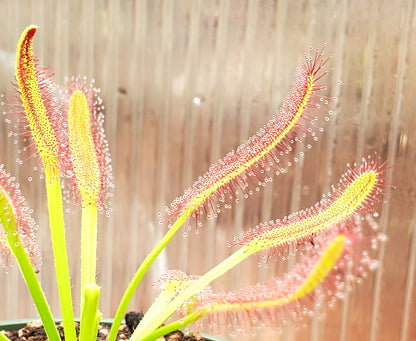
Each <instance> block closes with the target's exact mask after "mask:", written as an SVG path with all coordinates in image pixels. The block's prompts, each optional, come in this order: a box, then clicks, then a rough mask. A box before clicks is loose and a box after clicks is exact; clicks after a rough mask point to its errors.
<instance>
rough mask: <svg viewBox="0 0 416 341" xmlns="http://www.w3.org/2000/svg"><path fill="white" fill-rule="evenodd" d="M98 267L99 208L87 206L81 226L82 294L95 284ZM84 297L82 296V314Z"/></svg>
mask: <svg viewBox="0 0 416 341" xmlns="http://www.w3.org/2000/svg"><path fill="white" fill-rule="evenodd" d="M96 267H97V206H96V205H86V206H85V207H83V208H82V225H81V292H84V289H85V288H86V286H87V285H90V284H95V276H96ZM83 306H84V295H81V310H80V311H81V314H82V312H83Z"/></svg>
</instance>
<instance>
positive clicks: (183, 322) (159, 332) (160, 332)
mask: <svg viewBox="0 0 416 341" xmlns="http://www.w3.org/2000/svg"><path fill="white" fill-rule="evenodd" d="M202 316H203V314H202V313H201V312H195V313H192V314H190V315H188V316H185V317H184V318H183V319H180V320H177V321H175V322H172V323H170V324H168V325H166V326H163V327H160V328H159V329H156V330H155V331H153V332H151V333H150V334H148V335H147V336H145V337H144V338H142V339H140V341H153V340H156V339H158V338H160V337H162V336H164V335H167V334H169V333H171V332H174V331H175V330H178V329H181V328H183V327H185V326H187V325H188V324H191V323H192V322H195V321H196V320H198V319H199V318H201V317H202ZM135 340H137V338H131V339H130V341H135Z"/></svg>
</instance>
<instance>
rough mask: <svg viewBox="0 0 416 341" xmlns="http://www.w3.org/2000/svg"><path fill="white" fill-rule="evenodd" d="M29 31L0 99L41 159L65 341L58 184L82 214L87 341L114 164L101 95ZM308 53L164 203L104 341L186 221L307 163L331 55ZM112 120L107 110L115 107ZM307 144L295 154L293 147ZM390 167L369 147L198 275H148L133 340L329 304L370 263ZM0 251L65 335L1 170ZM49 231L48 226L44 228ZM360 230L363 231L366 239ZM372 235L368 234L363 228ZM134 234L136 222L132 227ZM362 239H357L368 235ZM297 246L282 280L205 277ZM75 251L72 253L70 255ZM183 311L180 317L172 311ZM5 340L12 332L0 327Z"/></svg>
mask: <svg viewBox="0 0 416 341" xmlns="http://www.w3.org/2000/svg"><path fill="white" fill-rule="evenodd" d="M36 31H37V27H36V26H33V25H32V26H29V27H27V28H26V29H25V30H24V32H23V33H22V35H21V38H20V40H19V42H18V45H17V54H16V64H15V67H16V83H15V84H14V91H9V92H6V93H4V94H3V95H2V97H3V100H4V101H5V102H6V105H9V106H11V109H10V110H7V111H5V112H4V115H5V117H6V121H7V122H9V123H10V124H11V126H12V127H13V131H12V132H11V133H10V135H11V136H14V137H15V138H16V139H17V138H19V139H22V141H23V142H24V145H25V147H24V148H23V149H22V150H20V151H19V153H20V156H19V163H23V161H24V159H27V158H29V157H32V156H35V157H37V158H39V160H40V163H41V164H42V165H43V172H44V179H45V186H46V190H47V191H46V192H47V204H48V210H49V225H50V234H51V239H52V246H53V256H54V261H55V269H56V281H57V285H58V291H59V299H60V303H61V312H62V318H63V324H64V331H65V339H66V340H69V341H74V340H76V339H77V336H76V332H75V324H74V313H73V304H74V302H73V300H72V294H71V281H70V274H69V268H68V254H67V247H66V242H65V225H64V218H65V217H64V210H63V199H62V198H63V195H62V190H63V189H65V193H68V194H67V196H68V197H69V198H71V199H72V200H73V201H74V202H75V203H76V204H77V205H78V206H80V208H81V211H82V221H81V236H82V239H81V290H82V295H81V296H82V297H81V300H80V302H79V304H80V307H81V310H80V311H81V322H80V334H79V339H80V340H82V341H89V340H95V339H96V335H97V328H98V325H99V323H100V318H101V313H100V311H99V296H100V286H99V283H96V250H97V215H98V213H99V212H102V213H107V214H109V212H110V208H109V201H110V197H111V194H110V192H111V188H112V187H113V185H112V170H111V160H110V156H109V148H108V144H107V141H106V138H105V134H104V130H103V118H104V115H103V110H102V109H103V104H102V100H101V99H100V97H99V95H98V90H97V89H96V88H95V87H94V86H93V85H92V84H89V83H88V81H87V80H86V79H80V78H72V79H69V80H67V89H66V90H65V91H62V90H59V89H58V87H57V86H56V85H55V83H54V81H53V75H51V74H50V73H49V71H48V69H44V68H41V67H40V66H39V61H38V59H37V58H36V57H35V56H34V54H33V49H32V43H33V39H34V37H35V33H36ZM325 47H326V44H324V46H323V47H322V48H321V49H312V48H311V49H310V51H309V53H307V54H305V55H304V57H303V58H302V59H301V60H300V62H299V65H298V68H297V71H296V78H295V81H294V83H293V87H292V89H291V90H290V91H289V93H288V95H287V98H286V100H285V101H284V102H283V105H282V107H281V109H280V110H279V111H277V112H276V114H275V115H274V116H273V117H272V118H271V120H270V121H269V122H268V123H266V124H265V125H264V126H263V127H261V128H260V129H259V130H258V131H257V133H255V134H254V135H253V136H252V137H250V138H249V139H248V140H247V141H245V142H243V143H242V144H241V145H240V146H239V147H238V148H237V149H236V150H233V151H231V152H229V153H228V154H227V155H226V156H225V157H224V158H222V159H221V160H219V161H218V163H216V164H214V165H212V166H211V167H210V168H209V169H208V171H207V172H206V173H205V174H204V175H202V176H201V177H199V178H198V180H196V181H195V182H194V184H193V185H192V186H191V187H190V188H188V189H187V190H185V191H184V193H183V195H181V196H180V197H178V198H177V199H176V200H174V201H173V202H172V203H171V204H170V205H169V206H166V207H165V210H164V212H163V213H162V214H161V215H160V219H161V220H162V221H165V222H166V223H167V224H168V227H169V229H168V231H167V233H166V235H165V236H164V237H163V238H162V239H161V240H160V241H159V243H158V244H157V245H156V246H155V247H154V248H153V250H151V251H150V253H149V254H148V255H147V257H146V258H145V259H144V260H143V261H142V263H141V265H140V266H139V267H138V269H137V272H136V273H135V274H134V276H133V278H132V280H131V282H130V283H129V285H128V287H127V289H126V291H125V292H124V294H123V296H122V298H121V301H120V304H119V307H118V309H117V311H116V313H115V316H114V323H113V325H112V328H111V331H110V334H109V340H110V341H114V340H115V338H116V335H117V330H118V328H119V326H120V323H121V321H122V318H123V315H124V314H125V312H126V309H127V306H128V304H129V302H130V299H131V297H132V295H133V293H134V292H135V290H136V288H137V286H138V285H139V284H140V282H141V280H142V278H143V276H144V275H145V274H146V272H147V270H148V269H149V267H150V266H151V264H152V263H153V261H154V260H155V259H156V257H157V256H158V255H159V254H160V252H161V251H162V250H163V249H164V248H165V246H166V245H167V244H168V242H169V241H170V240H171V239H172V238H173V237H174V235H175V234H176V233H177V232H178V231H179V230H180V229H181V228H182V226H184V225H186V226H188V225H189V226H196V227H199V226H201V225H202V222H203V221H204V220H205V219H207V218H208V219H209V218H215V217H216V216H217V215H218V213H219V211H220V209H221V208H222V207H229V205H230V204H231V203H232V202H233V201H235V200H240V199H241V198H243V197H248V196H249V195H251V194H254V193H256V192H257V191H259V189H260V188H261V187H263V186H265V185H267V184H268V183H269V182H270V181H272V178H273V177H274V176H275V175H278V174H281V173H282V172H285V170H286V169H287V167H289V166H290V165H291V164H292V163H296V162H297V161H298V160H299V158H302V157H303V150H306V151H307V150H308V149H310V147H311V144H309V142H311V143H312V142H313V140H316V139H317V138H318V134H319V133H320V131H321V130H322V128H321V127H320V122H321V121H327V120H329V118H330V116H331V114H332V112H331V111H330V110H328V105H329V102H331V101H332V100H333V98H331V97H327V96H326V95H325V91H326V89H327V84H326V83H325V79H326V78H327V77H326V76H327V74H328V71H327V70H326V68H327V64H328V62H329V60H330V59H331V58H332V55H326V52H325ZM109 114H110V115H112V114H114V113H109ZM301 143H304V144H305V146H306V148H300V150H302V151H301V152H300V153H296V152H295V150H297V148H296V145H298V144H301ZM385 170H386V162H382V161H380V158H379V157H378V156H377V154H376V153H374V155H370V156H369V157H366V158H363V161H362V164H361V165H354V166H349V167H348V169H347V171H346V173H345V174H344V175H343V176H342V177H341V179H340V181H339V183H338V185H337V186H333V187H332V191H331V192H330V193H328V194H327V195H325V196H323V197H322V200H321V201H320V202H318V203H317V204H316V205H315V206H313V207H311V208H307V209H304V210H301V211H299V212H296V213H293V214H291V215H288V216H287V217H284V218H282V219H277V220H273V221H270V222H264V223H260V224H259V225H258V226H256V227H254V228H251V229H249V230H248V231H246V232H245V233H244V234H242V235H240V236H239V237H235V238H234V240H233V241H232V243H230V245H229V246H233V247H234V248H235V251H234V252H233V253H231V255H230V256H229V257H228V258H226V259H224V260H223V261H222V262H220V263H219V264H218V265H216V266H215V267H213V268H212V269H211V270H209V271H208V272H207V273H205V274H203V275H200V276H199V275H187V274H185V273H183V272H181V271H179V270H172V271H169V272H168V273H166V274H165V275H163V276H162V277H161V278H160V279H159V280H158V281H157V283H156V287H157V288H158V290H159V294H158V297H157V298H156V300H155V301H154V303H153V304H152V305H151V307H150V308H149V309H148V310H147V312H146V314H145V315H144V317H143V319H142V320H141V322H140V324H139V325H138V327H137V328H136V330H135V331H134V333H133V334H132V336H131V340H135V341H145V340H148V341H150V340H155V339H157V338H158V337H160V336H163V335H165V334H167V333H169V332H171V331H174V330H176V329H179V328H183V327H185V326H186V325H188V324H190V323H192V322H194V321H197V320H199V319H201V318H204V317H206V318H208V319H209V320H210V321H211V322H213V323H217V324H220V323H226V324H230V325H231V326H232V327H237V324H241V325H242V326H238V328H240V327H244V326H245V327H252V328H255V327H256V325H257V324H260V323H261V324H268V325H272V326H278V325H279V324H281V323H282V322H284V321H286V320H287V319H288V318H289V317H288V316H289V315H290V316H291V317H290V318H302V316H303V315H307V314H308V312H309V311H311V310H312V309H313V302H314V300H313V298H314V297H315V298H317V297H318V298H319V299H320V300H325V301H326V302H328V303H330V302H333V301H334V299H335V298H336V297H340V296H342V295H343V293H345V291H346V290H347V289H348V287H347V286H346V285H345V283H346V279H348V280H349V282H350V283H351V281H352V280H354V279H356V278H359V277H361V276H362V275H363V274H364V272H365V271H366V270H368V269H373V268H374V267H375V265H376V262H375V261H374V260H373V259H371V257H370V256H369V253H368V252H362V250H363V249H366V248H368V247H369V246H373V247H374V246H375V245H377V244H378V242H379V241H380V240H381V239H383V236H381V235H379V234H377V233H376V232H374V231H373V230H374V226H375V223H374V222H373V220H372V218H371V216H370V213H374V208H373V205H374V203H379V202H382V201H384V197H383V196H384V191H383V188H384V186H385V184H384V180H383V173H384V172H385ZM0 212H1V214H0V221H1V227H2V229H3V230H4V231H3V232H2V233H0V254H1V256H2V258H3V259H5V262H6V263H7V262H8V260H9V259H10V257H11V256H12V255H13V256H14V257H15V259H16V261H17V264H18V266H19V268H20V270H21V273H22V275H23V277H24V279H25V281H26V284H27V287H28V289H29V291H30V293H31V295H32V297H33V301H34V303H35V305H36V308H37V310H38V312H39V316H40V318H41V320H42V322H43V324H44V327H45V330H46V333H47V336H48V338H49V339H50V340H52V341H57V340H60V337H59V335H58V332H57V328H56V326H55V322H54V318H53V316H52V313H51V310H50V308H49V305H48V303H47V299H46V296H45V295H44V293H43V291H42V288H41V284H40V283H39V281H38V278H37V276H36V268H37V263H36V262H37V260H38V257H37V254H38V251H37V248H36V247H37V245H36V241H35V239H36V238H35V230H36V229H37V228H38V227H37V225H36V223H35V221H34V220H33V218H31V210H30V209H29V207H28V206H27V204H26V202H25V199H24V198H23V196H22V193H21V192H20V189H19V186H18V184H17V183H16V180H15V178H13V177H11V176H10V175H9V174H8V173H7V172H6V170H5V168H4V166H1V167H0ZM41 228H42V229H43V228H46V227H44V226H42V227H41ZM363 230H365V231H366V232H365V233H363ZM367 230H368V231H370V233H368V231H367ZM137 233H140V230H139V229H138V230H137ZM364 235H365V236H364ZM298 250H300V251H301V252H302V253H303V257H302V260H301V261H300V262H299V263H298V264H297V265H296V266H295V267H294V268H293V269H292V270H291V271H290V272H289V273H287V274H286V275H285V276H284V277H283V278H274V279H271V280H268V281H266V282H264V283H261V284H257V285H255V286H252V287H249V288H242V289H240V290H237V291H232V292H214V291H213V290H212V289H211V288H210V283H211V282H212V281H214V280H215V279H217V278H218V277H220V276H221V275H223V274H224V273H226V272H227V271H229V270H230V269H232V268H233V267H235V266H237V265H238V264H239V263H241V262H242V261H243V260H245V259H246V258H248V257H250V256H252V255H255V254H259V253H260V254H263V255H264V256H265V257H266V258H273V257H275V256H276V255H287V253H289V252H296V251H298ZM70 256H72V255H70ZM178 311H179V316H178ZM0 339H2V340H4V339H7V338H6V337H5V336H4V335H3V334H1V333H0Z"/></svg>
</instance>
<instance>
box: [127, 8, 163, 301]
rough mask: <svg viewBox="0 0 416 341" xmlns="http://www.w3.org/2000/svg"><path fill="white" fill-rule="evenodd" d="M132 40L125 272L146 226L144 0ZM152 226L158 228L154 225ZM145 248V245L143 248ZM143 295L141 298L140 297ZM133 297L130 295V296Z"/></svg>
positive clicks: (133, 263)
mask: <svg viewBox="0 0 416 341" xmlns="http://www.w3.org/2000/svg"><path fill="white" fill-rule="evenodd" d="M133 22H134V24H133V28H132V29H133V41H132V42H131V43H132V52H131V53H132V56H131V59H130V62H129V72H130V74H129V77H128V84H129V89H128V93H129V96H131V99H130V102H131V104H130V110H131V112H132V115H131V125H132V130H133V131H132V141H133V143H132V146H131V162H130V170H129V174H131V175H132V176H131V181H132V182H133V183H132V186H131V190H130V191H129V193H128V196H129V200H130V207H131V210H130V212H129V215H130V217H129V225H130V228H131V230H132V231H131V233H130V238H129V257H128V258H129V264H128V269H129V273H130V274H133V273H135V271H136V269H137V267H138V262H139V260H140V259H143V257H141V256H140V255H141V254H143V250H141V248H140V247H138V245H140V240H141V237H142V236H143V235H146V233H147V232H146V229H147V228H148V227H147V226H142V225H141V224H143V220H141V221H140V219H139V215H140V212H141V207H140V205H141V204H140V197H139V195H138V194H139V193H140V188H141V186H142V178H141V176H140V172H139V169H141V158H140V150H141V149H142V139H141V136H142V134H143V116H144V92H145V85H144V84H145V80H144V79H145V74H146V71H145V70H146V36H147V33H148V32H147V0H141V1H136V3H135V7H134V14H133ZM156 228H160V227H159V226H157V227H156ZM145 251H147V249H146V250H145ZM142 299H143V298H142ZM132 300H134V299H132Z"/></svg>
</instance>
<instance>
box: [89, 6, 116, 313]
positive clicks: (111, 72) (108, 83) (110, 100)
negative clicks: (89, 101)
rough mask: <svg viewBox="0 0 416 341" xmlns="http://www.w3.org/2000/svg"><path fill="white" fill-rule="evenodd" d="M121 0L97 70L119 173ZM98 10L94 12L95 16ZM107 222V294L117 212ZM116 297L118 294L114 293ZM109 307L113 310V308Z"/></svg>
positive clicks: (111, 13)
mask: <svg viewBox="0 0 416 341" xmlns="http://www.w3.org/2000/svg"><path fill="white" fill-rule="evenodd" d="M119 1H120V0H110V1H109V2H108V8H107V13H108V18H109V20H108V45H107V55H108V56H107V58H106V59H105V60H106V63H105V64H104V66H103V67H104V70H95V68H94V70H95V72H101V73H103V74H104V77H103V80H104V83H103V86H102V88H103V92H104V93H105V94H107V100H106V112H107V115H106V116H105V121H104V124H105V130H106V132H107V136H108V137H109V140H111V144H110V153H111V158H112V167H113V174H114V175H115V174H117V154H116V153H115V151H116V150H117V138H116V136H117V111H118V103H117V102H118V91H117V86H118V75H119V74H118V65H119V58H118V51H119V32H118V27H119V23H118V19H119V17H120V14H119V13H120V3H119ZM94 14H95V13H92V15H94ZM105 223H106V235H105V240H104V249H105V250H106V252H105V253H104V259H103V269H105V271H104V273H103V274H102V282H103V285H102V286H103V287H105V290H106V292H107V293H111V292H113V290H112V289H113V287H114V286H115V287H117V285H113V284H114V283H113V280H112V271H113V257H114V252H115V250H114V234H115V218H114V214H113V215H111V216H110V217H108V218H106V219H105ZM114 296H115V295H114ZM113 299H118V296H117V297H112V295H104V297H101V302H102V305H103V306H104V307H108V306H110V307H111V308H114V309H115V308H116V307H112V300H113ZM111 308H110V310H111Z"/></svg>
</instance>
